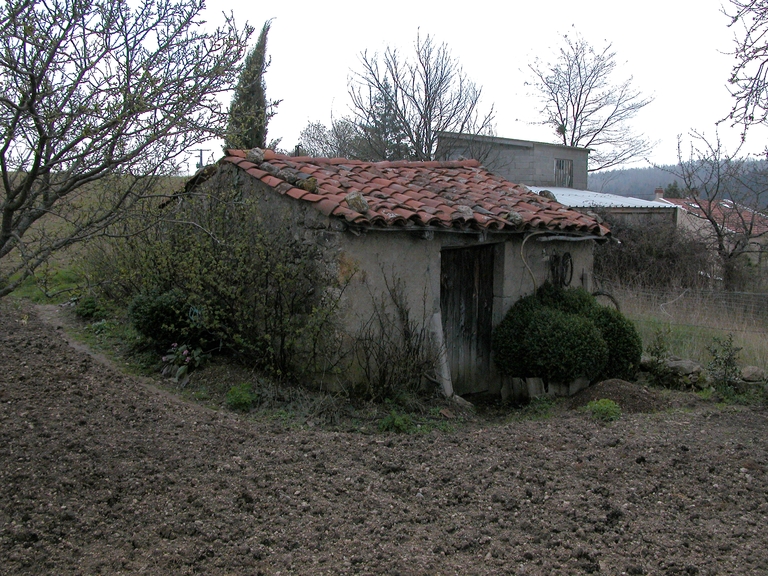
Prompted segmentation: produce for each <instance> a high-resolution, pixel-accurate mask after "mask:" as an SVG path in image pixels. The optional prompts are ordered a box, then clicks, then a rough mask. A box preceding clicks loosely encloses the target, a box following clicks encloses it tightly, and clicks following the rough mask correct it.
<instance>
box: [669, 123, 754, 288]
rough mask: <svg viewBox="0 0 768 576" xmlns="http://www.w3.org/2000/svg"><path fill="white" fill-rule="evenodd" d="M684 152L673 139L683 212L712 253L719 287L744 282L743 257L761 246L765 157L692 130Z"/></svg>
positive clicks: (735, 286) (736, 285)
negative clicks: (754, 156) (732, 150)
mask: <svg viewBox="0 0 768 576" xmlns="http://www.w3.org/2000/svg"><path fill="white" fill-rule="evenodd" d="M691 136H692V138H693V141H692V142H691V146H690V150H689V151H688V153H687V154H686V153H684V152H683V146H682V139H680V140H679V141H678V166H677V168H676V169H675V171H674V172H673V174H674V175H675V176H676V177H678V178H679V179H680V180H681V181H682V183H683V186H682V187H683V190H684V195H685V200H686V202H687V204H688V206H689V212H690V213H691V216H692V218H693V220H694V221H698V223H699V224H698V226H697V225H696V224H694V229H696V228H698V230H695V231H698V232H699V234H700V236H701V238H702V239H704V240H705V241H707V242H708V243H709V244H710V246H711V247H712V249H713V250H714V252H715V253H716V254H717V258H718V261H719V267H720V271H721V274H722V277H723V284H724V287H725V288H726V289H728V290H733V289H739V288H743V287H744V282H745V281H746V278H745V277H744V265H745V264H746V261H745V258H748V257H750V255H754V254H760V253H762V252H764V251H765V246H764V245H765V240H766V239H768V217H767V216H766V215H765V214H764V213H763V212H761V209H762V208H764V206H765V203H766V200H767V199H768V169H767V168H766V164H765V162H762V161H755V160H750V159H748V158H745V157H741V156H738V152H739V151H738V150H737V151H736V152H735V153H729V152H728V151H727V150H725V148H723V146H722V144H721V142H720V138H719V137H716V138H715V139H714V141H709V140H707V138H705V137H704V136H703V135H702V134H700V133H698V132H694V133H692V135H691Z"/></svg>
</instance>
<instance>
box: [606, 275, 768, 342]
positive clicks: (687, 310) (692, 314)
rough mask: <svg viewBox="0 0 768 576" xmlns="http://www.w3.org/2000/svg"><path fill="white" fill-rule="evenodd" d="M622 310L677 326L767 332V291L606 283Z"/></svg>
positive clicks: (607, 288)
mask: <svg viewBox="0 0 768 576" xmlns="http://www.w3.org/2000/svg"><path fill="white" fill-rule="evenodd" d="M603 290H604V291H606V292H608V293H609V294H611V295H612V296H613V297H614V298H615V299H616V302H617V303H618V304H619V306H620V308H621V310H622V312H624V313H625V314H627V315H628V316H630V317H643V318H654V319H656V320H659V321H663V322H668V323H671V324H676V325H681V326H694V327H700V328H709V329H713V330H723V331H728V332H751V333H759V334H766V333H768V293H764V292H761V293H753V292H720V291H714V290H694V289H683V290H676V291H670V290H649V289H647V288H642V289H636V288H629V287H625V286H606V287H603Z"/></svg>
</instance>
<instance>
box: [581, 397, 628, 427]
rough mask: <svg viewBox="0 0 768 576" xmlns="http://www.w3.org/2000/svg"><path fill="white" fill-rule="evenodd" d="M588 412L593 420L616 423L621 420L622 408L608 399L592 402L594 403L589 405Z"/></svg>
mask: <svg viewBox="0 0 768 576" xmlns="http://www.w3.org/2000/svg"><path fill="white" fill-rule="evenodd" d="M587 411H588V412H589V413H590V416H592V419H593V420H597V421H599V422H606V423H607V422H614V421H616V420H618V419H619V418H621V407H620V406H619V405H618V404H617V403H616V402H614V401H613V400H609V399H608V398H601V399H600V400H592V402H590V403H589V404H587Z"/></svg>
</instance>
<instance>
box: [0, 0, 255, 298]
mask: <svg viewBox="0 0 768 576" xmlns="http://www.w3.org/2000/svg"><path fill="white" fill-rule="evenodd" d="M203 8H204V1H203V0H137V1H136V2H128V1H127V0H46V1H43V0H7V1H6V2H5V3H3V4H2V5H0V22H2V24H0V126H2V128H3V130H2V135H0V178H2V190H0V194H1V195H0V264H3V266H2V269H1V270H0V297H2V296H5V295H7V294H9V293H10V292H11V291H12V290H14V288H15V287H17V286H18V285H19V283H20V282H21V281H23V280H24V279H25V278H26V277H28V276H29V275H31V274H33V273H34V271H35V269H36V268H38V267H39V266H40V265H41V264H42V263H44V262H45V261H46V260H47V259H48V257H49V256H50V255H51V254H52V253H54V252H55V251H56V250H59V249H62V248H64V247H67V246H69V245H71V244H73V243H76V242H80V241H83V240H86V239H89V238H92V237H94V236H95V235H97V234H100V233H103V232H104V231H105V230H106V229H107V228H108V227H109V226H111V225H112V224H114V223H115V222H117V221H119V220H120V218H122V217H123V216H124V215H125V213H126V211H127V210H130V209H131V208H132V207H138V204H137V203H140V202H141V200H142V199H146V198H147V197H148V196H149V195H151V194H153V193H155V191H156V185H157V183H158V181H159V180H160V179H161V177H162V176H164V175H169V174H175V173H178V170H179V167H180V165H181V163H182V161H183V159H184V154H185V150H187V149H189V148H191V147H194V146H196V145H200V144H201V143H202V142H204V141H206V140H208V139H209V138H211V137H217V136H222V135H223V133H224V128H225V127H226V122H227V115H226V113H225V111H223V110H222V106H221V104H220V101H219V98H218V96H219V94H221V93H222V92H224V91H227V90H229V89H231V86H232V84H233V83H234V81H235V79H236V78H237V74H238V73H239V65H238V63H239V62H240V61H241V59H242V58H243V55H244V52H245V49H246V45H247V41H248V38H249V36H250V35H251V33H252V28H251V27H249V26H247V25H246V26H245V27H244V28H237V27H236V25H235V23H234V21H233V19H232V17H231V16H228V17H226V20H225V23H224V25H223V26H222V27H220V28H218V29H216V30H214V31H211V32H206V31H202V30H201V28H200V25H201V24H200V21H199V19H200V16H201V12H202V10H203Z"/></svg>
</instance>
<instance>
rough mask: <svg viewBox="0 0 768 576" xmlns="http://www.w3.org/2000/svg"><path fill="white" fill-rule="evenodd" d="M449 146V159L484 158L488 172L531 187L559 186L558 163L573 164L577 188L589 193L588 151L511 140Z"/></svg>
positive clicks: (501, 139) (483, 141) (456, 141)
mask: <svg viewBox="0 0 768 576" xmlns="http://www.w3.org/2000/svg"><path fill="white" fill-rule="evenodd" d="M445 146H446V149H448V150H449V153H448V156H449V158H452V159H455V158H458V157H459V156H464V157H467V158H472V157H476V156H478V154H480V155H482V158H479V159H480V160H481V161H482V162H483V164H484V165H485V167H486V168H487V169H488V170H490V171H491V172H493V173H494V174H498V175H499V176H501V177H503V178H505V179H507V180H509V181H510V182H513V183H515V184H526V185H528V186H555V185H556V182H555V160H556V159H561V160H572V161H573V188H575V189H578V190H586V189H587V161H588V158H589V151H588V150H587V149H586V148H572V147H569V146H561V145H558V144H549V143H546V142H531V141H528V140H513V139H511V138H484V139H482V140H481V141H479V142H473V143H465V142H464V141H463V140H452V141H451V144H450V147H448V145H447V144H446V145H445Z"/></svg>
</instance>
